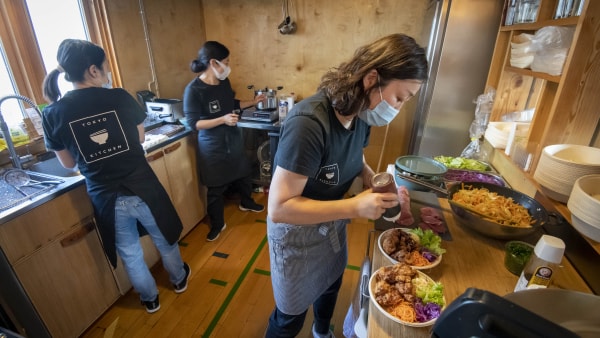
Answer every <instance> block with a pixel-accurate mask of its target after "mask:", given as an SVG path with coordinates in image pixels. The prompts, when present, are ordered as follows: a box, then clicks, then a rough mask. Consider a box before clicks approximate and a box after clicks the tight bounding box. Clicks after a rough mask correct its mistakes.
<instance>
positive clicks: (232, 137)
mask: <svg viewBox="0 0 600 338" xmlns="http://www.w3.org/2000/svg"><path fill="white" fill-rule="evenodd" d="M190 68H191V70H192V72H194V73H200V75H199V76H197V77H196V78H195V79H194V80H192V81H191V82H190V83H189V84H188V85H187V86H186V87H185V91H184V94H183V111H184V113H185V116H186V118H187V122H188V123H189V125H190V126H192V127H193V128H194V129H196V130H198V155H199V156H198V169H199V174H200V181H201V182H202V184H204V185H205V186H206V187H207V211H208V216H209V218H210V224H211V225H210V231H209V233H208V235H207V236H206V240H207V241H214V240H216V239H217V238H218V237H219V234H220V233H221V231H223V230H224V229H225V227H226V225H225V218H224V215H223V211H224V207H225V206H224V204H225V201H224V194H225V192H226V191H228V190H229V189H230V188H231V189H234V190H236V191H238V192H239V194H240V197H241V201H240V205H239V208H240V210H242V211H253V212H261V211H263V210H264V206H262V205H260V204H257V203H256V202H254V200H253V199H252V183H251V181H250V174H251V171H250V164H249V161H248V159H247V158H246V155H245V154H244V142H243V139H242V131H241V129H240V128H238V127H237V122H238V119H239V115H238V114H235V113H234V112H233V111H234V110H235V109H240V107H244V108H246V107H249V106H252V105H254V104H256V103H258V102H259V101H260V100H262V99H264V97H262V96H260V95H259V96H257V97H256V98H255V100H254V101H240V100H237V99H236V98H235V93H234V91H233V89H232V88H231V84H230V83H229V79H228V78H227V77H228V76H229V73H230V72H231V68H229V50H228V49H227V48H226V47H225V46H223V45H222V44H220V43H219V42H216V41H207V42H206V43H205V44H204V45H203V46H202V48H200V50H199V51H198V57H197V58H196V59H195V60H193V61H192V63H191V65H190ZM263 96H264V95H263Z"/></svg>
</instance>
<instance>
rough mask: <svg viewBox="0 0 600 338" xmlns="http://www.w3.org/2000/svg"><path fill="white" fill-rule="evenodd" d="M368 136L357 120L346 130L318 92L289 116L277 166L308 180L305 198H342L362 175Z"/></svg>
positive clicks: (368, 130) (284, 125)
mask: <svg viewBox="0 0 600 338" xmlns="http://www.w3.org/2000/svg"><path fill="white" fill-rule="evenodd" d="M369 135H370V127H369V126H368V125H367V124H366V123H365V122H363V121H362V120H360V119H358V118H357V119H355V121H354V126H353V128H351V129H350V130H349V129H346V128H344V126H343V125H342V124H341V123H340V121H339V120H338V119H337V118H336V116H335V112H334V110H333V107H332V106H331V103H330V102H329V99H328V98H327V97H326V96H325V94H323V93H321V92H319V93H317V94H315V95H313V96H312V97H309V98H306V99H304V100H302V101H300V102H299V103H298V104H296V105H294V108H293V109H292V110H291V111H290V113H289V114H288V116H287V117H286V119H285V123H284V124H283V126H282V128H281V138H280V140H279V146H278V148H277V153H276V155H275V165H276V166H280V167H282V168H284V169H286V170H289V171H292V172H294V173H297V174H300V175H303V176H307V177H308V181H307V183H306V186H305V187H304V191H303V192H302V196H304V197H308V198H311V199H315V200H336V199H340V198H342V197H343V196H344V194H345V193H346V192H347V191H348V189H349V188H350V186H351V185H352V182H353V180H354V179H355V178H356V177H357V176H358V175H359V174H360V173H361V172H362V169H363V148H364V147H366V146H367V145H368V143H369Z"/></svg>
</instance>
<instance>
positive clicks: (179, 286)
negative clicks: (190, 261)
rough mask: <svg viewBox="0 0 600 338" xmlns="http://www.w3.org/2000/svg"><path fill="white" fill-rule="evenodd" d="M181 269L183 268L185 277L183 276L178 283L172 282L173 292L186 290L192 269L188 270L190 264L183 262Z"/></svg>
mask: <svg viewBox="0 0 600 338" xmlns="http://www.w3.org/2000/svg"><path fill="white" fill-rule="evenodd" d="M183 270H185V277H184V278H183V280H182V281H181V282H179V284H173V288H174V289H175V293H182V292H183V291H185V290H187V285H188V279H190V276H191V274H192V270H190V266H189V265H187V263H185V262H184V263H183Z"/></svg>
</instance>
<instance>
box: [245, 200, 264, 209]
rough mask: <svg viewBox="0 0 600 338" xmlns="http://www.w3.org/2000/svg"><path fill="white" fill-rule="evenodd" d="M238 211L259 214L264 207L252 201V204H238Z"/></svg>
mask: <svg viewBox="0 0 600 338" xmlns="http://www.w3.org/2000/svg"><path fill="white" fill-rule="evenodd" d="M240 210H241V211H252V212H261V211H263V210H265V206H264V205H262V204H258V203H256V202H254V201H252V203H250V204H249V205H242V204H241V203H240Z"/></svg>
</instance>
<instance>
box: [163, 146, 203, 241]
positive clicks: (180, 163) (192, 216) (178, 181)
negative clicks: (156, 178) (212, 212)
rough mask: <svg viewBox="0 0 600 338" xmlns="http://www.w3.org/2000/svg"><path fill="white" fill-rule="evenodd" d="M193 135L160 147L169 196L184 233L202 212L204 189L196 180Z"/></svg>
mask: <svg viewBox="0 0 600 338" xmlns="http://www.w3.org/2000/svg"><path fill="white" fill-rule="evenodd" d="M193 141H194V139H193V136H188V137H186V138H183V139H180V140H178V141H176V142H174V143H172V144H170V145H168V146H165V147H164V148H163V152H164V154H165V165H166V167H167V172H168V177H169V185H170V186H171V200H172V201H173V204H174V205H175V209H177V213H178V214H179V217H180V218H181V222H182V223H183V232H182V234H181V236H182V237H183V236H185V235H186V234H187V233H188V232H189V231H190V230H191V229H193V228H194V226H196V224H198V223H199V222H200V221H201V220H202V218H203V217H204V215H205V214H206V203H205V201H206V199H205V198H204V189H202V188H201V187H200V185H199V183H198V175H197V167H196V148H195V146H194V143H192V142H193Z"/></svg>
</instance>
